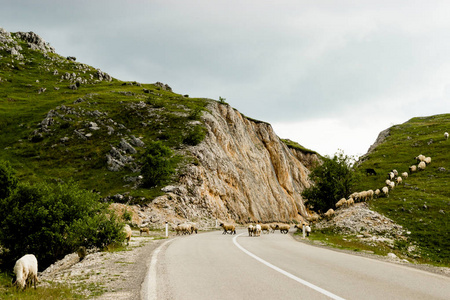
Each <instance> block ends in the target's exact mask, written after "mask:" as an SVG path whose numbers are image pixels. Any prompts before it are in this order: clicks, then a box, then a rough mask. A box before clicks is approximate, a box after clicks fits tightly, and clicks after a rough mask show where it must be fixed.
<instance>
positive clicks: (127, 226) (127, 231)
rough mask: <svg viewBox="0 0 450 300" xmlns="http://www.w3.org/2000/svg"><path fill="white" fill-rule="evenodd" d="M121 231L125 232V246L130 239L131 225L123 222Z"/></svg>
mask: <svg viewBox="0 0 450 300" xmlns="http://www.w3.org/2000/svg"><path fill="white" fill-rule="evenodd" d="M123 232H125V239H126V240H127V246H128V244H129V243H130V240H131V234H132V233H133V231H131V227H130V225H128V224H125V226H124V227H123Z"/></svg>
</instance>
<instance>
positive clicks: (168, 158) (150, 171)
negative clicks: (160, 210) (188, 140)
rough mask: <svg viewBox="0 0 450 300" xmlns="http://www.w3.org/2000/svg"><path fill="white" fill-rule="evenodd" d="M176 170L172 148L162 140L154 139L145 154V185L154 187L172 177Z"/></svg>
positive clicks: (143, 166) (143, 168)
mask: <svg viewBox="0 0 450 300" xmlns="http://www.w3.org/2000/svg"><path fill="white" fill-rule="evenodd" d="M174 172H175V163H174V159H173V158H172V150H170V148H169V147H167V146H164V144H163V143H162V142H161V141H153V142H150V143H149V144H148V145H147V151H146V152H145V154H144V159H143V165H142V169H141V174H142V176H143V180H142V182H143V186H144V187H154V186H157V185H160V184H162V183H164V182H166V181H167V180H169V179H170V176H171V175H172V174H173V173H174Z"/></svg>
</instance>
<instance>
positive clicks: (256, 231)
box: [253, 224, 261, 236]
mask: <svg viewBox="0 0 450 300" xmlns="http://www.w3.org/2000/svg"><path fill="white" fill-rule="evenodd" d="M253 236H261V225H260V224H256V225H255V229H254V233H253Z"/></svg>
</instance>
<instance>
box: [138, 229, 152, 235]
mask: <svg viewBox="0 0 450 300" xmlns="http://www.w3.org/2000/svg"><path fill="white" fill-rule="evenodd" d="M143 232H147V235H150V229H148V227H141V228H139V235H142V233H143Z"/></svg>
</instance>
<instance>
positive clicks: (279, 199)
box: [151, 102, 318, 223]
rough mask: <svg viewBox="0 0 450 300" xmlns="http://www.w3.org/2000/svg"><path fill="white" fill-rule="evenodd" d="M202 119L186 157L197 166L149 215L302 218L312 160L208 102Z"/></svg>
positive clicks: (266, 128)
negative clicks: (201, 132)
mask: <svg viewBox="0 0 450 300" xmlns="http://www.w3.org/2000/svg"><path fill="white" fill-rule="evenodd" d="M208 110H209V112H208V113H205V114H204V116H203V118H204V122H205V124H206V127H207V129H208V133H207V137H206V138H205V140H204V141H203V142H202V143H200V144H199V145H197V146H195V147H191V148H189V149H188V151H189V152H190V153H191V154H192V155H193V156H195V157H196V158H197V160H198V163H196V164H191V165H189V166H187V167H186V169H185V170H182V176H181V180H180V182H179V185H178V186H168V187H165V188H164V191H166V195H164V196H162V197H159V198H157V199H155V200H154V201H153V203H152V204H151V207H152V209H153V210H159V211H161V210H163V211H166V212H167V211H174V212H175V213H176V214H178V215H179V216H180V217H182V218H186V219H190V220H199V219H202V218H208V216H209V217H212V218H217V219H219V220H234V221H236V222H239V223H245V222H248V221H257V220H259V221H263V222H264V221H289V220H299V219H300V217H299V215H298V213H299V212H300V214H301V215H303V216H307V212H306V209H305V206H304V204H303V199H302V197H301V192H302V191H303V190H304V189H305V188H307V187H309V185H310V182H309V181H308V174H309V170H308V168H307V167H306V166H305V165H311V163H312V162H313V161H316V160H318V157H317V155H316V154H308V153H303V152H301V151H299V150H295V149H290V148H288V147H287V146H286V145H285V144H284V143H283V142H282V141H281V140H280V139H279V137H278V136H277V135H276V134H275V132H274V131H273V129H272V127H271V125H270V124H268V123H264V122H257V121H253V120H249V119H248V118H246V117H245V116H243V115H242V114H240V113H239V112H238V111H236V110H235V109H233V108H232V107H230V106H228V105H223V104H219V103H216V102H213V103H211V104H210V105H209V107H208Z"/></svg>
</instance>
